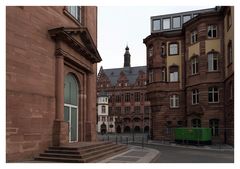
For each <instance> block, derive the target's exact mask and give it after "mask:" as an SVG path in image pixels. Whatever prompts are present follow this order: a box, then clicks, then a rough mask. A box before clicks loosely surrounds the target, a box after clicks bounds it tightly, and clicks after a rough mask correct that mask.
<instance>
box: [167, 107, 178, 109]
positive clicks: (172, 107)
mask: <svg viewBox="0 0 240 169" xmlns="http://www.w3.org/2000/svg"><path fill="white" fill-rule="evenodd" d="M169 108H170V109H180V107H169Z"/></svg>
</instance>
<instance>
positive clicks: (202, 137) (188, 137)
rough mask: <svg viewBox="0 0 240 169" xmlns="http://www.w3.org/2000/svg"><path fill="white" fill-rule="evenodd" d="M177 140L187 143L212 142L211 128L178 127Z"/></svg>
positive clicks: (176, 131)
mask: <svg viewBox="0 0 240 169" xmlns="http://www.w3.org/2000/svg"><path fill="white" fill-rule="evenodd" d="M174 134H175V141H176V142H177V143H186V144H211V141H212V132H211V128H176V129H174Z"/></svg>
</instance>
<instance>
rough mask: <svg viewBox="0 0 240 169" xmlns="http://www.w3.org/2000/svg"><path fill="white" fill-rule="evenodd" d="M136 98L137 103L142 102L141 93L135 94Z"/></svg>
mask: <svg viewBox="0 0 240 169" xmlns="http://www.w3.org/2000/svg"><path fill="white" fill-rule="evenodd" d="M134 98H135V102H140V93H139V92H135V93H134Z"/></svg>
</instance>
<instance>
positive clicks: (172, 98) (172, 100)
mask: <svg viewBox="0 0 240 169" xmlns="http://www.w3.org/2000/svg"><path fill="white" fill-rule="evenodd" d="M179 101H180V98H179V95H177V94H173V95H171V96H170V108H179V107H180V105H179ZM172 103H173V104H172Z"/></svg>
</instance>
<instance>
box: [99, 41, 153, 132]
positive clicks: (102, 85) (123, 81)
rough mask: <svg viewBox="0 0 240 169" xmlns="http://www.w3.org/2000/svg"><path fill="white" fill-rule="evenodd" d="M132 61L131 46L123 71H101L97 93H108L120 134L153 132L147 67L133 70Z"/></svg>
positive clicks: (112, 115) (110, 106) (119, 69)
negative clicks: (151, 129) (148, 95)
mask: <svg viewBox="0 0 240 169" xmlns="http://www.w3.org/2000/svg"><path fill="white" fill-rule="evenodd" d="M130 58H131V55H130V53H129V48H128V46H127V47H126V49H125V54H124V67H123V68H113V69H103V68H102V67H101V68H100V71H99V73H98V77H97V92H98V94H99V93H100V92H101V91H104V92H106V93H107V95H108V97H109V100H108V106H109V109H108V111H109V118H113V119H115V120H116V121H115V125H116V126H115V127H116V128H115V129H116V132H117V133H123V132H125V133H128V132H132V131H134V132H143V130H144V132H149V131H150V126H151V117H150V102H149V100H148V98H147V97H146V66H138V67H131V62H130ZM115 117H116V118H115ZM99 120H100V119H99Z"/></svg>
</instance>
